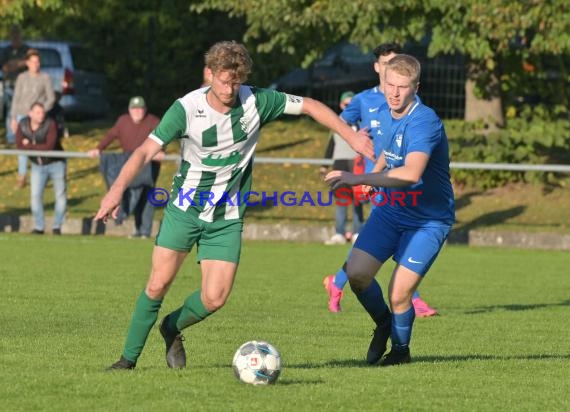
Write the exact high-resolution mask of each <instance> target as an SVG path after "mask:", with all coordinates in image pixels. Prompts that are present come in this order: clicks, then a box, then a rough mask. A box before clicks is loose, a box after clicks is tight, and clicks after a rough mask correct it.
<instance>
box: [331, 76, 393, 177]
mask: <svg viewBox="0 0 570 412" xmlns="http://www.w3.org/2000/svg"><path fill="white" fill-rule="evenodd" d="M385 103H386V98H385V97H384V93H382V92H381V91H380V89H379V88H378V86H376V87H373V88H372V89H368V90H364V91H362V92H360V93H358V94H356V95H355V96H354V97H353V98H352V100H351V101H350V103H349V104H348V106H346V108H345V109H344V110H343V111H342V113H341V114H340V117H341V118H342V119H343V120H344V121H345V122H346V123H348V124H350V125H358V126H359V127H360V128H361V129H362V128H367V129H368V133H369V134H370V138H371V139H374V138H375V137H376V136H377V134H378V132H379V130H378V126H379V123H378V110H380V107H382V106H383V105H384V104H385ZM374 152H375V155H376V157H377V158H378V156H379V155H380V148H379V147H377V146H376V145H374ZM365 160H366V165H365V168H364V170H365V172H366V173H369V172H370V171H371V170H372V168H373V167H374V162H373V161H372V160H369V159H365Z"/></svg>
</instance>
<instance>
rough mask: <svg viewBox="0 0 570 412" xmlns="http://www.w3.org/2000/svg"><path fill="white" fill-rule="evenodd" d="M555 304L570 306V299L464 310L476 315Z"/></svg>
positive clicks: (555, 305)
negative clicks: (558, 301) (557, 301)
mask: <svg viewBox="0 0 570 412" xmlns="http://www.w3.org/2000/svg"><path fill="white" fill-rule="evenodd" d="M557 306H570V300H564V301H562V302H560V303H535V304H528V305H520V304H511V305H491V306H481V307H477V308H474V309H472V310H469V311H467V312H465V313H466V314H467V315H477V314H479V313H489V312H494V311H497V310H506V311H512V312H520V311H525V310H535V309H542V308H552V307H557Z"/></svg>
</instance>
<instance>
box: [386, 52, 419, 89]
mask: <svg viewBox="0 0 570 412" xmlns="http://www.w3.org/2000/svg"><path fill="white" fill-rule="evenodd" d="M388 70H393V71H395V72H396V73H398V74H400V75H402V76H406V77H409V78H410V81H411V82H412V84H413V85H417V84H418V83H419V82H420V76H421V73H422V66H421V64H420V62H419V61H418V59H416V58H415V57H414V56H410V55H409V54H398V55H396V56H394V57H392V58H391V59H390V61H389V62H388V63H386V71H388Z"/></svg>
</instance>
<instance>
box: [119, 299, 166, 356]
mask: <svg viewBox="0 0 570 412" xmlns="http://www.w3.org/2000/svg"><path fill="white" fill-rule="evenodd" d="M161 305H162V299H159V300H153V299H151V298H149V297H148V296H147V295H146V293H145V291H144V290H143V291H142V292H141V294H140V296H139V298H138V299H137V302H136V305H135V311H134V312H133V317H132V319H131V324H130V325H129V332H128V334H127V341H126V342H125V349H124V351H123V357H124V358H126V359H128V360H130V361H131V362H135V363H136V361H137V359H138V358H139V356H140V354H141V352H142V350H143V347H144V344H145V342H146V339H147V337H148V334H149V333H150V330H151V329H152V327H153V326H154V324H155V323H156V319H157V318H158V311H159V309H160V306H161Z"/></svg>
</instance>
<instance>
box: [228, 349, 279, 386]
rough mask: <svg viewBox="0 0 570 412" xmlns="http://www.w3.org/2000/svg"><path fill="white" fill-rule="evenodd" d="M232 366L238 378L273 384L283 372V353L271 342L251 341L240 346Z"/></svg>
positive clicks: (250, 382) (246, 381) (254, 382)
mask: <svg viewBox="0 0 570 412" xmlns="http://www.w3.org/2000/svg"><path fill="white" fill-rule="evenodd" d="M232 367H233V369H234V373H235V375H236V378H238V379H239V380H240V381H242V382H244V383H249V384H252V385H271V384H274V383H275V382H276V381H277V378H278V377H279V374H280V373H281V354H280V353H279V351H278V350H277V349H276V348H275V347H274V346H273V345H271V344H270V343H268V342H264V341H259V340H258V341H255V340H252V341H249V342H246V343H244V344H243V345H241V346H240V347H239V349H238V350H237V351H236V353H235V355H234V359H233V361H232Z"/></svg>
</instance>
